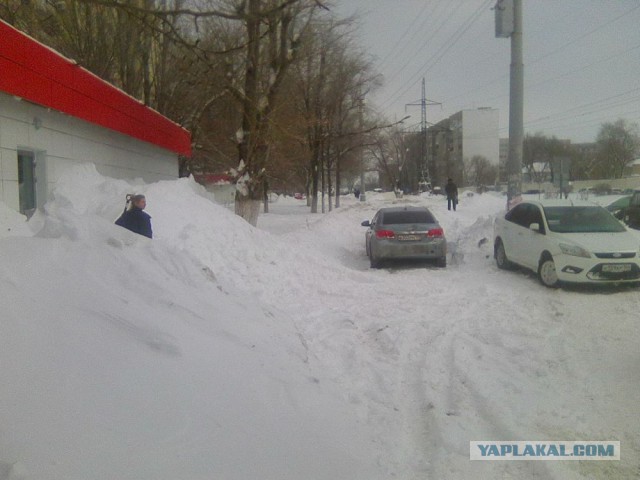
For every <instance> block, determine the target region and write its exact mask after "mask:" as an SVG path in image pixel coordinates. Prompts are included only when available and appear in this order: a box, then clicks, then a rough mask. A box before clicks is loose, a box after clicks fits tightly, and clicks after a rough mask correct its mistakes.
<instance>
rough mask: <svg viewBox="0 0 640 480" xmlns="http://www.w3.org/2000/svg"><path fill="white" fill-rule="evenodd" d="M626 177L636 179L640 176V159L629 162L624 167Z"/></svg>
mask: <svg viewBox="0 0 640 480" xmlns="http://www.w3.org/2000/svg"><path fill="white" fill-rule="evenodd" d="M624 175H625V176H629V177H635V176H639V175H640V158H636V159H635V160H634V161H632V162H629V163H628V164H627V166H626V167H624Z"/></svg>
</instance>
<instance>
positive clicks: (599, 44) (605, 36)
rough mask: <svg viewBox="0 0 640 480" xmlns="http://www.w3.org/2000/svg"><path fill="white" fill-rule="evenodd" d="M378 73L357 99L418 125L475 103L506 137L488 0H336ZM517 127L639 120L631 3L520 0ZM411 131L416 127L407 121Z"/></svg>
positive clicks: (502, 65) (575, 137)
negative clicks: (377, 83) (520, 121)
mask: <svg viewBox="0 0 640 480" xmlns="http://www.w3.org/2000/svg"><path fill="white" fill-rule="evenodd" d="M336 2H337V4H338V5H337V9H338V13H339V15H340V16H343V17H344V16H347V15H350V14H354V13H357V14H358V16H359V17H360V22H361V26H360V30H359V36H358V39H359V41H360V43H361V45H362V46H363V47H364V48H365V49H366V51H367V53H368V54H369V55H371V57H372V58H373V59H374V63H375V64H376V68H377V70H378V71H379V72H380V73H381V74H382V75H383V76H384V86H383V87H382V88H381V89H380V90H379V91H377V92H375V93H374V94H372V95H370V97H369V98H368V99H367V102H368V104H369V105H370V106H371V107H374V108H376V109H377V110H378V111H380V112H381V113H384V114H385V115H387V116H388V117H389V118H390V119H393V118H396V119H400V118H402V117H404V116H405V115H407V114H410V115H411V118H410V119H409V120H407V123H408V124H409V125H415V124H419V122H420V107H419V106H411V107H406V106H405V105H406V104H409V103H418V102H419V101H420V98H421V88H422V87H421V82H422V78H423V77H424V78H425V80H426V97H427V99H429V100H432V101H435V102H440V103H442V105H434V106H429V107H427V121H428V122H431V123H435V122H438V121H440V120H442V119H443V118H446V117H448V116H450V115H452V114H453V113H455V112H457V111H459V110H462V109H470V108H477V107H493V108H497V109H498V110H499V111H500V136H501V137H507V136H508V124H509V63H510V40H509V39H508V38H496V37H495V24H494V23H495V22H494V12H493V10H492V8H493V6H494V5H495V0H488V1H487V0H336ZM523 4H524V12H523V32H524V33H523V43H524V72H525V104H524V127H525V133H530V134H533V133H536V132H542V133H544V134H546V135H548V136H552V135H555V136H556V137H558V138H568V139H571V140H572V141H573V142H589V141H594V140H595V137H596V136H597V133H598V129H599V127H600V125H601V124H602V123H603V122H610V121H615V120H617V119H618V118H624V119H627V120H630V121H632V122H635V123H640V0H523ZM417 128H419V127H417Z"/></svg>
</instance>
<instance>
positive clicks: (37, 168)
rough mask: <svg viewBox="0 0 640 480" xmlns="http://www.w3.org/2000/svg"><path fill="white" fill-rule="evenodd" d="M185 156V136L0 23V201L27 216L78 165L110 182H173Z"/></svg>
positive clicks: (165, 120)
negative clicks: (93, 169)
mask: <svg viewBox="0 0 640 480" xmlns="http://www.w3.org/2000/svg"><path fill="white" fill-rule="evenodd" d="M190 155H191V138H190V134H189V132H188V131H187V130H185V129H183V128H182V127H180V126H179V125H177V124H176V123H174V122H172V121H171V120H169V119H168V118H166V117H164V116H162V115H160V114H159V113H158V112H156V111H155V110H153V109H151V108H149V107H146V106H145V105H143V104H142V103H141V102H140V101H138V100H136V99H135V98H133V97H131V96H129V95H127V94H126V93H125V92H123V91H122V90H120V89H118V88H116V87H114V86H113V85H111V84H109V83H107V82H105V81H103V80H101V79H100V78H98V77H97V76H95V75H94V74H92V73H91V72H89V71H88V70H86V69H84V68H82V67H80V66H79V65H78V64H77V63H76V62H74V61H73V60H70V59H68V58H66V57H64V56H62V55H61V54H59V53H58V52H56V51H54V50H52V49H51V48H49V47H47V46H45V45H43V44H42V43H40V42H38V41H36V40H34V39H33V38H31V37H29V36H28V35H26V34H24V33H22V32H20V31H19V30H16V29H15V28H14V27H12V26H10V25H9V24H7V23H6V22H3V21H2V20H0V200H1V201H4V202H5V203H6V204H7V205H9V206H10V207H12V208H15V209H16V210H19V211H21V212H23V213H29V211H31V210H33V209H34V208H36V207H38V206H41V205H42V204H43V203H44V201H45V200H46V197H47V195H48V192H49V191H50V189H51V187H52V186H53V184H55V182H56V180H57V179H58V178H59V177H60V175H61V174H62V173H63V172H64V170H65V169H66V168H68V167H69V166H70V165H73V164H77V163H81V162H90V163H93V164H95V166H96V168H97V170H98V171H99V172H100V173H101V174H103V175H107V176H111V177H115V178H130V179H131V178H142V179H143V180H145V181H148V182H152V181H157V180H164V179H172V178H177V177H178V158H179V156H190Z"/></svg>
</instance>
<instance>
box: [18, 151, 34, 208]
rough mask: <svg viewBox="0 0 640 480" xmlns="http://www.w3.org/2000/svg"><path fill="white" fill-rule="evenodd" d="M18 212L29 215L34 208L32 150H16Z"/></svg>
mask: <svg viewBox="0 0 640 480" xmlns="http://www.w3.org/2000/svg"><path fill="white" fill-rule="evenodd" d="M18 195H19V201H20V213H22V214H24V215H26V216H27V217H31V215H33V212H34V211H35V209H36V205H37V204H36V159H35V155H34V154H33V152H27V151H24V150H19V151H18Z"/></svg>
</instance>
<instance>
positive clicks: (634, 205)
mask: <svg viewBox="0 0 640 480" xmlns="http://www.w3.org/2000/svg"><path fill="white" fill-rule="evenodd" d="M623 220H624V223H626V224H627V225H629V227H630V228H634V229H636V230H640V190H634V192H633V194H632V195H631V199H630V200H629V206H628V207H627V209H626V210H625V212H624V217H623Z"/></svg>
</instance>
